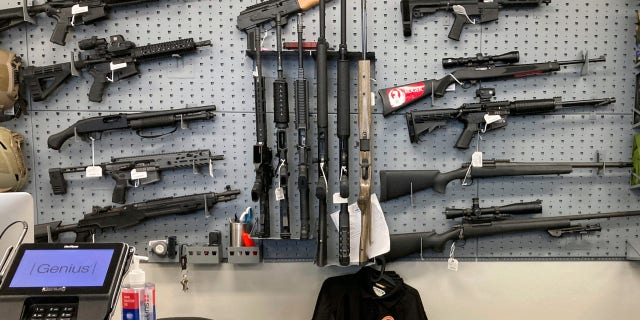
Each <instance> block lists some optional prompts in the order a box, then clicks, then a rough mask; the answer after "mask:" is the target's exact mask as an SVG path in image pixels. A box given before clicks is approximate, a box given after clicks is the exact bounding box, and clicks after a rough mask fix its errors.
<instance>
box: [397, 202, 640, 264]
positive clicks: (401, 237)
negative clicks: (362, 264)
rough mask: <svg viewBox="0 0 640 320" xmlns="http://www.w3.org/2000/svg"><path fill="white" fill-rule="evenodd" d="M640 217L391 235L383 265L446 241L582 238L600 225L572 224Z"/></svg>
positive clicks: (528, 221) (565, 218)
mask: <svg viewBox="0 0 640 320" xmlns="http://www.w3.org/2000/svg"><path fill="white" fill-rule="evenodd" d="M638 215H640V210H636V211H622V212H610V213H595V214H578V215H569V216H556V217H546V218H530V219H514V220H504V221H491V222H485V223H470V222H462V223H460V224H458V225H455V226H453V227H452V228H451V229H449V230H448V231H445V232H443V233H436V232H418V233H404V234H393V235H391V250H390V251H389V253H387V254H385V255H384V257H385V259H386V261H392V260H396V259H399V258H402V257H405V256H408V255H411V254H415V253H419V252H421V251H422V250H424V249H431V250H433V251H436V252H442V251H444V249H445V245H446V244H447V242H449V241H456V240H464V239H473V238H479V237H488V236H493V235H499V234H508V233H516V232H528V231H540V230H546V231H547V233H549V235H550V236H552V237H554V238H557V237H561V236H563V235H565V234H572V233H580V234H585V233H589V232H593V231H600V230H602V227H601V226H600V224H592V225H584V226H583V225H580V224H577V225H576V224H573V223H572V222H573V221H580V220H593V219H607V218H619V217H631V216H638Z"/></svg>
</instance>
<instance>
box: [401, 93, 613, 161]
mask: <svg viewBox="0 0 640 320" xmlns="http://www.w3.org/2000/svg"><path fill="white" fill-rule="evenodd" d="M494 95H495V90H494V89H493V88H482V89H478V90H477V91H476V96H477V97H478V98H480V102H478V103H465V104H463V105H462V107H460V108H458V109H433V110H421V111H412V112H407V113H406V114H405V117H406V119H407V128H408V129H409V139H410V140H411V142H413V143H417V142H419V141H420V136H422V135H423V134H425V133H430V132H433V131H434V130H436V129H437V128H439V127H443V126H446V125H447V122H449V121H453V120H457V121H460V122H462V123H463V124H464V130H462V134H460V137H458V141H456V143H455V145H454V146H455V147H456V148H458V149H468V148H469V144H471V140H472V139H473V136H474V135H475V134H476V133H477V132H482V133H485V132H487V131H491V130H496V129H498V128H502V127H504V126H506V125H507V116H510V115H513V116H524V115H534V114H543V113H550V112H555V111H559V110H561V109H565V108H574V107H601V106H606V105H608V104H611V103H614V102H616V99H615V98H603V99H593V100H582V101H562V98H561V97H555V98H553V99H535V100H516V101H492V100H491V97H493V96H494Z"/></svg>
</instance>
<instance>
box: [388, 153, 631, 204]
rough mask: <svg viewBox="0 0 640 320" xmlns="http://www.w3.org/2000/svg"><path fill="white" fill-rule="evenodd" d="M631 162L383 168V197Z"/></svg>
mask: <svg viewBox="0 0 640 320" xmlns="http://www.w3.org/2000/svg"><path fill="white" fill-rule="evenodd" d="M629 167H633V163H631V162H511V161H510V160H484V161H482V166H473V165H472V164H471V163H464V164H463V165H462V166H461V167H460V168H459V169H456V170H453V171H450V172H444V173H443V172H440V171H439V170H381V171H380V201H388V200H391V199H395V198H399V197H402V196H407V195H410V194H412V193H414V192H418V191H422V190H427V189H431V188H433V190H434V191H436V192H439V193H444V192H445V189H446V188H447V185H448V184H449V182H451V181H453V180H458V179H460V180H463V185H465V186H468V185H470V183H465V181H470V182H472V181H473V180H474V179H478V178H494V177H512V176H537V175H550V174H569V173H571V172H573V169H575V168H593V169H598V170H604V169H606V168H629Z"/></svg>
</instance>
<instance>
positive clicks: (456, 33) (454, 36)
mask: <svg viewBox="0 0 640 320" xmlns="http://www.w3.org/2000/svg"><path fill="white" fill-rule="evenodd" d="M454 15H455V16H456V18H455V20H454V21H453V25H452V26H451V30H449V39H451V40H456V41H460V34H461V33H462V28H464V25H465V24H467V23H468V20H469V18H467V16H465V15H463V14H458V13H455V14H454Z"/></svg>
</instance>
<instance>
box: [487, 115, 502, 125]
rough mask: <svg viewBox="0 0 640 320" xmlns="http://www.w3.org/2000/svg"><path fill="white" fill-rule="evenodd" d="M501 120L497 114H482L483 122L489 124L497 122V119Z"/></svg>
mask: <svg viewBox="0 0 640 320" xmlns="http://www.w3.org/2000/svg"><path fill="white" fill-rule="evenodd" d="M501 120H502V116H500V115H497V114H485V115H484V122H485V123H486V124H487V125H490V124H492V123H494V122H498V121H501Z"/></svg>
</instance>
